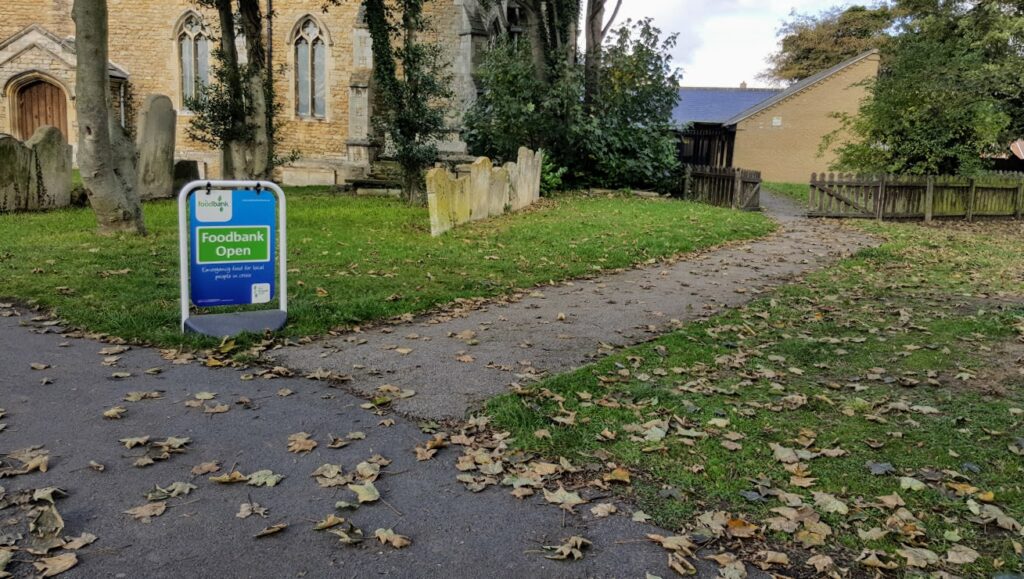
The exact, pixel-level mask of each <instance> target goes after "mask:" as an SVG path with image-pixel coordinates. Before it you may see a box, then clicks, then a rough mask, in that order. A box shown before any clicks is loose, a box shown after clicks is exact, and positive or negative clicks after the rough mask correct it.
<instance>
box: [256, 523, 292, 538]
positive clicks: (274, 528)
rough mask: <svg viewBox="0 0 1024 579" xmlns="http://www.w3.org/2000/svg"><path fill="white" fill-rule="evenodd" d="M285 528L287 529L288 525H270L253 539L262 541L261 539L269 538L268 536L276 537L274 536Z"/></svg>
mask: <svg viewBox="0 0 1024 579" xmlns="http://www.w3.org/2000/svg"><path fill="white" fill-rule="evenodd" d="M287 528H288V523H278V524H276V525H271V526H269V527H267V528H265V529H263V530H262V531H260V532H259V533H256V535H255V537H256V538H257V539H262V538H263V537H269V536H270V535H276V534H278V533H280V532H281V531H283V530H285V529H287Z"/></svg>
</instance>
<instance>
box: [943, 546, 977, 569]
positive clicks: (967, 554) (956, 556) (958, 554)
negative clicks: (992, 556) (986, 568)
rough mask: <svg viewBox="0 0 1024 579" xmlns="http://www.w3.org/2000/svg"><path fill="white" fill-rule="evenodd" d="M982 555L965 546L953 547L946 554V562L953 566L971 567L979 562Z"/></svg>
mask: <svg viewBox="0 0 1024 579" xmlns="http://www.w3.org/2000/svg"><path fill="white" fill-rule="evenodd" d="M979 557H981V554H980V553H978V552H977V551H975V550H974V549H972V548H970V547H966V546H964V545H953V546H952V547H951V548H950V549H949V551H948V552H947V553H946V562H947V563H950V564H952V565H969V564H971V563H973V562H975V561H977V560H978V558H979Z"/></svg>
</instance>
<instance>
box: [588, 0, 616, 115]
mask: <svg viewBox="0 0 1024 579" xmlns="http://www.w3.org/2000/svg"><path fill="white" fill-rule="evenodd" d="M605 3H606V0H587V12H586V18H585V19H584V26H585V28H586V33H587V36H586V61H585V63H584V69H583V71H584V72H583V75H584V76H583V78H584V83H585V87H586V90H585V93H584V103H585V104H586V105H587V107H591V106H592V105H593V104H594V102H596V101H597V95H598V92H599V91H600V89H601V49H602V48H601V47H602V45H603V44H604V38H605V36H607V35H608V31H609V29H611V26H612V24H613V23H614V22H615V18H616V16H618V14H619V8H621V7H622V0H616V3H615V10H614V11H613V12H612V17H611V18H610V19H609V20H608V22H607V23H605V21H604V8H605Z"/></svg>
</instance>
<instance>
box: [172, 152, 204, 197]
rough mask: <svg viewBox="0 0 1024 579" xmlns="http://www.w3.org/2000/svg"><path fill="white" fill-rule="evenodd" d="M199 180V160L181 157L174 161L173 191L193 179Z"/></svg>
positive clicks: (179, 189)
mask: <svg viewBox="0 0 1024 579" xmlns="http://www.w3.org/2000/svg"><path fill="white" fill-rule="evenodd" d="M198 180H199V161H195V160H191V159H181V160H179V161H175V162H174V191H175V192H178V191H181V188H182V187H184V186H185V185H188V184H189V183H191V182H193V181H198Z"/></svg>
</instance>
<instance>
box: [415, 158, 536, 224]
mask: <svg viewBox="0 0 1024 579" xmlns="http://www.w3.org/2000/svg"><path fill="white" fill-rule="evenodd" d="M543 161H544V154H543V153H541V152H536V153H534V152H533V151H531V150H530V149H527V148H526V147H521V148H520V149H519V158H518V159H517V160H516V162H515V163H506V164H505V165H504V166H502V167H495V166H494V165H493V163H492V162H491V160H490V159H488V158H487V157H480V158H479V159H477V160H476V162H474V163H473V164H472V165H471V166H470V168H469V173H468V174H465V175H461V176H458V175H455V174H452V173H451V172H450V171H448V170H447V169H442V168H437V169H431V170H430V171H429V172H428V173H427V204H428V205H429V207H430V234H431V235H433V236H434V237H437V236H438V235H441V234H442V233H444V232H445V231H448V230H449V229H451V228H453V227H455V226H457V225H461V224H463V223H467V222H470V221H479V220H481V219H486V218H488V217H494V216H497V215H502V214H504V213H508V212H514V211H520V210H522V209H525V208H526V207H529V206H530V205H532V204H534V203H536V202H537V200H538V199H540V171H541V166H542V165H543Z"/></svg>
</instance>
